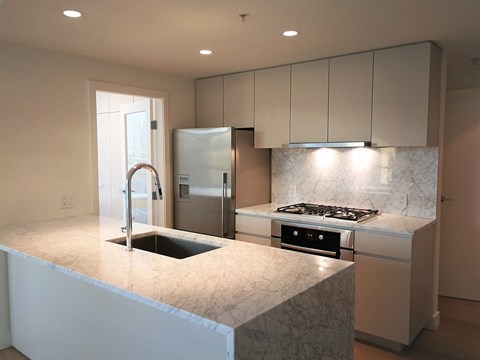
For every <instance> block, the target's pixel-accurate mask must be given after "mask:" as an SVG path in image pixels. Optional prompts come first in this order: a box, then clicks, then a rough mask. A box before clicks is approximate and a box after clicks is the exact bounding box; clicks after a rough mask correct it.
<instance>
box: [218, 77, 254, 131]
mask: <svg viewBox="0 0 480 360" xmlns="http://www.w3.org/2000/svg"><path fill="white" fill-rule="evenodd" d="M254 83H255V75H254V72H253V71H249V72H244V73H239V74H232V75H225V76H224V77H223V91H224V92H223V102H224V126H231V127H235V128H252V127H253V126H254V111H255V109H254V101H255V99H254V91H255V89H254V86H255V84H254Z"/></svg>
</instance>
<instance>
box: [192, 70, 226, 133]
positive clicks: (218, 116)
mask: <svg viewBox="0 0 480 360" xmlns="http://www.w3.org/2000/svg"><path fill="white" fill-rule="evenodd" d="M195 108H196V125H197V127H221V126H223V76H216V77H212V78H207V79H199V80H197V81H196V82H195Z"/></svg>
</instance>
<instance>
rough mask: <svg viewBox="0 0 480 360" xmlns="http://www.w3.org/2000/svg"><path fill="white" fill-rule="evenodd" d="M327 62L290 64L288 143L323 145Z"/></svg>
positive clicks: (326, 102) (324, 139) (325, 119)
mask: <svg viewBox="0 0 480 360" xmlns="http://www.w3.org/2000/svg"><path fill="white" fill-rule="evenodd" d="M328 65H329V60H328V59H326V60H318V61H311V62H306V63H301V64H295V65H292V77H291V81H292V83H291V114H290V143H308V142H326V141H327V129H328Z"/></svg>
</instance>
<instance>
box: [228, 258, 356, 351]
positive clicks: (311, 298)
mask: <svg viewBox="0 0 480 360" xmlns="http://www.w3.org/2000/svg"><path fill="white" fill-rule="evenodd" d="M318 270H319V271H323V270H322V267H321V266H320V267H319V269H318ZM354 301H355V270H354V267H353V266H350V267H348V268H346V269H344V270H342V271H340V272H338V273H337V274H335V276H332V277H330V278H328V279H326V280H325V281H323V282H321V283H319V284H317V285H315V286H312V287H311V288H309V289H307V290H305V291H304V292H302V293H300V294H298V295H297V296H295V297H293V298H291V299H290V300H288V301H286V302H284V303H282V304H280V305H278V306H276V307H274V308H273V309H271V310H269V311H267V312H265V313H264V314H262V315H260V316H258V317H257V318H255V319H253V320H251V321H249V322H248V323H246V324H244V325H242V326H241V327H239V328H237V329H236V330H235V360H257V359H258V360H260V359H262V360H287V359H319V360H320V359H336V360H353V358H354V330H353V327H354V311H353V308H354Z"/></svg>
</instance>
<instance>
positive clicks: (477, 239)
mask: <svg viewBox="0 0 480 360" xmlns="http://www.w3.org/2000/svg"><path fill="white" fill-rule="evenodd" d="M479 138H480V88H476V89H460V90H448V91H447V95H446V105H445V140H444V158H443V186H442V215H441V216H442V218H441V239H440V266H439V272H440V273H439V294H440V295H443V296H449V297H455V298H460V299H468V300H475V301H480V218H479V216H478V214H479V212H480V188H479V186H478V184H479V182H480V167H479V161H478V154H480V142H479V141H478V140H479Z"/></svg>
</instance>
